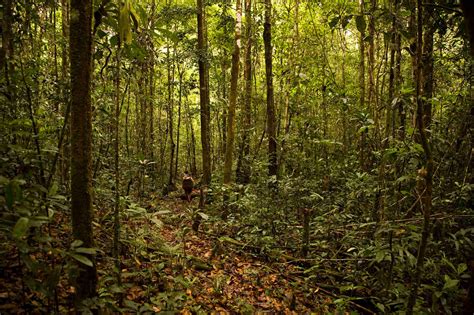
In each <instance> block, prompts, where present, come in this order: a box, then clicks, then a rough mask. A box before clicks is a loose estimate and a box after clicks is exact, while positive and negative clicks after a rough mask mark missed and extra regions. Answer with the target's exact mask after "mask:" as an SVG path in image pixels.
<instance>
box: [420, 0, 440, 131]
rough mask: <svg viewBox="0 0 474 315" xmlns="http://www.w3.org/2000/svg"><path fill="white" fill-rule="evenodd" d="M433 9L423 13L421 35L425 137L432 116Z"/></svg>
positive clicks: (429, 7)
mask: <svg viewBox="0 0 474 315" xmlns="http://www.w3.org/2000/svg"><path fill="white" fill-rule="evenodd" d="M433 14H434V8H433V6H426V9H425V10H424V12H423V25H424V26H425V29H426V31H425V32H424V34H423V52H422V57H421V58H422V59H421V62H422V65H423V69H422V72H423V87H422V91H423V123H424V126H425V129H428V130H430V131H429V132H426V135H427V137H428V138H429V137H430V135H431V118H432V117H431V116H432V98H433V86H434V84H433V81H434V80H433V79H434V77H433V63H434V60H433V36H434V33H435V30H436V26H435V24H434V20H433Z"/></svg>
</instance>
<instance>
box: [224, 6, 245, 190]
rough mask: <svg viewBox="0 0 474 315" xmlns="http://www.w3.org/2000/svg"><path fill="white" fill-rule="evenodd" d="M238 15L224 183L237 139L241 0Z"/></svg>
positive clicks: (237, 10)
mask: <svg viewBox="0 0 474 315" xmlns="http://www.w3.org/2000/svg"><path fill="white" fill-rule="evenodd" d="M236 15H237V19H236V22H235V44H234V52H233V53H232V68H231V74H230V75H231V77H230V95H229V110H228V112H227V143H226V149H225V160H224V184H225V185H227V184H230V183H231V182H232V162H233V151H234V139H235V107H236V103H237V83H238V78H239V60H240V35H241V27H242V5H241V2H240V0H237V1H236Z"/></svg>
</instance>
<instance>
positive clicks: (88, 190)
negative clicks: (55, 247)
mask: <svg viewBox="0 0 474 315" xmlns="http://www.w3.org/2000/svg"><path fill="white" fill-rule="evenodd" d="M70 17H71V22H70V60H71V213H72V232H73V237H74V239H75V240H81V241H82V242H83V244H82V246H83V247H94V238H93V233H92V217H93V212H92V121H91V117H92V112H91V91H90V85H91V55H92V52H91V48H92V33H91V32H92V29H91V28H92V0H72V1H71V14H70ZM92 258H93V257H91V260H92V261H94V259H92ZM78 268H79V274H78V276H77V277H76V279H74V282H75V287H76V296H75V302H76V307H78V306H80V305H81V303H82V302H83V301H84V300H85V299H87V298H92V297H94V296H96V286H97V272H96V266H95V262H94V265H93V266H92V267H88V266H85V265H78Z"/></svg>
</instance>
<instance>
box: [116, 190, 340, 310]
mask: <svg viewBox="0 0 474 315" xmlns="http://www.w3.org/2000/svg"><path fill="white" fill-rule="evenodd" d="M196 203H197V201H193V202H192V203H191V204H188V203H187V202H184V201H181V200H179V199H168V200H165V201H153V202H151V205H150V207H151V208H152V209H153V211H152V212H150V210H149V211H148V212H147V214H146V215H144V216H143V215H141V216H135V217H134V218H130V219H129V220H128V222H127V223H126V224H127V228H128V229H130V230H129V232H127V235H128V237H129V241H127V242H128V244H129V247H128V249H127V250H128V251H130V256H129V257H128V259H126V260H124V261H123V263H124V266H123V269H122V276H123V281H124V287H126V289H125V294H124V296H125V302H124V305H125V306H126V308H127V309H129V310H132V309H133V310H135V311H138V312H146V311H153V312H160V311H180V312H183V313H189V312H199V311H203V312H210V311H223V312H239V313H253V312H257V311H272V312H275V311H276V312H284V313H289V314H291V313H307V312H317V313H326V312H328V311H329V310H330V309H331V307H332V306H331V305H332V297H329V296H328V295H326V294H323V293H322V292H321V291H320V288H318V287H311V286H308V285H307V284H306V283H305V281H304V279H303V278H299V277H298V276H297V275H298V270H297V268H295V267H294V266H292V265H290V264H288V263H281V262H271V261H268V260H266V259H265V257H264V256H262V255H257V254H255V253H252V252H251V251H248V250H247V249H246V248H245V247H243V248H242V247H240V246H237V245H232V244H229V243H227V242H224V241H222V238H219V237H217V235H215V234H213V233H212V231H209V229H207V225H206V224H202V225H201V230H200V231H199V232H197V233H196V232H194V231H192V230H191V225H192V219H191V218H192V215H191V213H192V211H191V209H192V208H196V207H197V204H196ZM202 230H203V231H202ZM206 230H208V231H206ZM147 234H148V235H147ZM132 235H134V236H135V237H134V236H132ZM132 239H133V240H132ZM142 241H143V244H146V245H145V246H140V245H139V243H141V242H142ZM137 245H138V247H137ZM132 252H133V253H132Z"/></svg>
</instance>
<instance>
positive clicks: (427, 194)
mask: <svg viewBox="0 0 474 315" xmlns="http://www.w3.org/2000/svg"><path fill="white" fill-rule="evenodd" d="M417 10H418V12H417V51H416V65H417V67H416V69H415V70H416V71H415V74H416V77H415V78H416V81H415V82H416V100H417V102H416V105H417V106H416V121H417V123H416V125H417V127H418V132H419V135H420V140H421V145H422V146H423V151H424V153H425V161H424V162H425V166H424V167H423V168H421V169H420V170H418V177H419V181H420V183H421V186H423V187H422V189H420V194H421V197H420V205H421V210H422V213H423V230H422V232H421V240H420V244H419V246H418V253H417V257H416V267H415V270H414V272H413V278H412V279H413V281H412V287H411V291H410V296H409V298H408V304H407V311H406V313H407V314H408V315H411V314H413V307H414V306H415V304H416V298H417V295H418V287H419V286H420V281H421V274H422V271H423V263H424V259H425V252H426V248H427V246H428V241H429V236H430V227H431V223H430V217H431V206H432V204H431V201H432V200H431V199H432V190H433V158H432V155H431V145H430V143H429V138H428V136H427V134H426V130H425V126H424V118H423V117H424V108H423V94H422V87H423V84H424V83H423V80H424V79H425V78H424V77H423V72H422V71H423V68H424V66H423V60H422V47H423V31H422V29H423V6H422V0H417Z"/></svg>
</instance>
